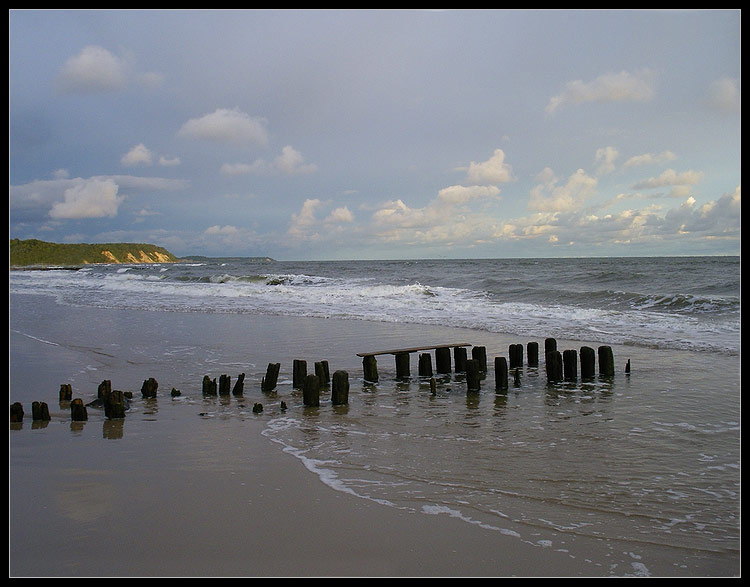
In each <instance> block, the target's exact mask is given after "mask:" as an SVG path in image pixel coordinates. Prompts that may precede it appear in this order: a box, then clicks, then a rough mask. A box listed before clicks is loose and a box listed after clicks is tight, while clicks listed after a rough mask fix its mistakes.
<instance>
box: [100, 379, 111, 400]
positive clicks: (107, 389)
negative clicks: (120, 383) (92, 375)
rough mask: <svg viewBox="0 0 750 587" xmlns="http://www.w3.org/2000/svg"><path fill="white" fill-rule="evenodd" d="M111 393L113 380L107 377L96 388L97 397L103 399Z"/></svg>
mask: <svg viewBox="0 0 750 587" xmlns="http://www.w3.org/2000/svg"><path fill="white" fill-rule="evenodd" d="M110 393H112V382H111V381H110V380H109V379H105V380H104V381H102V382H101V383H100V384H99V386H98V387H97V388H96V397H97V398H99V399H100V400H103V399H105V398H106V397H107V396H108V395H109V394H110Z"/></svg>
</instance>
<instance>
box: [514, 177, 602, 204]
mask: <svg viewBox="0 0 750 587" xmlns="http://www.w3.org/2000/svg"><path fill="white" fill-rule="evenodd" d="M537 181H540V182H541V183H539V184H538V185H536V186H534V187H533V188H532V189H531V197H530V199H529V208H531V209H532V210H536V211H538V212H570V211H573V210H578V209H579V208H580V207H581V206H582V205H583V203H584V202H585V201H586V200H587V199H588V198H590V197H591V196H593V195H594V194H595V193H596V186H597V180H596V178H594V177H591V176H590V175H587V174H586V173H585V172H584V171H583V169H579V170H578V171H576V172H575V173H574V174H573V175H571V176H570V177H569V178H568V180H567V181H566V182H565V183H564V184H562V185H559V180H558V179H557V177H555V175H554V173H553V172H552V170H551V169H550V168H545V169H544V170H543V171H542V172H541V173H540V174H539V175H538V176H537Z"/></svg>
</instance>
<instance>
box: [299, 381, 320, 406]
mask: <svg viewBox="0 0 750 587" xmlns="http://www.w3.org/2000/svg"><path fill="white" fill-rule="evenodd" d="M302 403H304V404H305V405H306V406H310V407H317V406H319V405H320V377H318V376H317V375H306V376H305V380H304V381H303V382H302Z"/></svg>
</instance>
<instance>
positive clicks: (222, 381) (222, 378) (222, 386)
mask: <svg viewBox="0 0 750 587" xmlns="http://www.w3.org/2000/svg"><path fill="white" fill-rule="evenodd" d="M231 389H232V378H231V377H230V376H229V375H219V395H229V393H230V391H231Z"/></svg>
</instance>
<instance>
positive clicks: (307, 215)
mask: <svg viewBox="0 0 750 587" xmlns="http://www.w3.org/2000/svg"><path fill="white" fill-rule="evenodd" d="M322 204H323V202H321V201H320V200H319V199H318V198H308V199H306V200H305V201H304V203H303V204H302V208H301V209H300V211H299V214H292V221H291V225H290V226H289V234H291V235H293V236H314V235H315V232H313V233H312V234H310V233H309V229H310V228H311V227H314V226H315V225H316V224H317V220H316V218H315V210H316V209H317V208H319V207H320V206H321V205H322Z"/></svg>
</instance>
